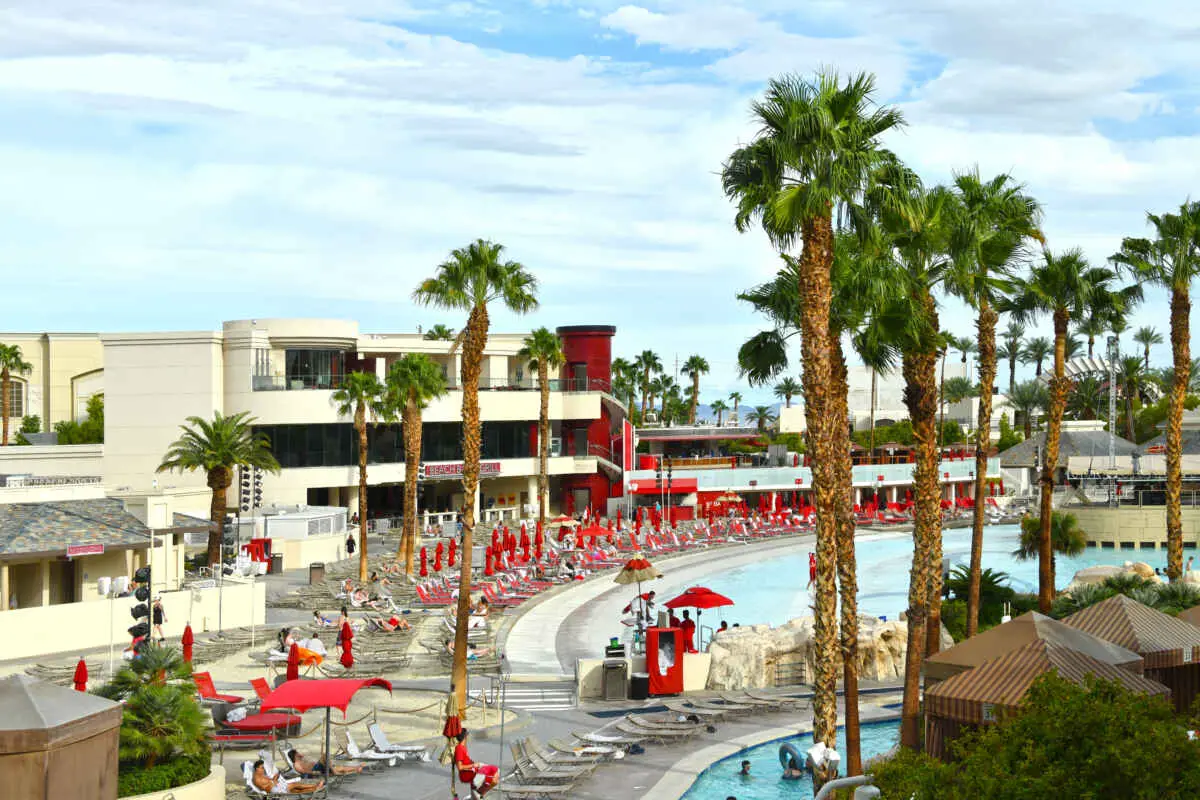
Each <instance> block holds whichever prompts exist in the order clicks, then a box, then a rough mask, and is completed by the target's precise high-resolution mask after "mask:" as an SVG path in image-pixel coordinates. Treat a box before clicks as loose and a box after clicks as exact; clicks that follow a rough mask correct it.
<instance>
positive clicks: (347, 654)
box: [338, 634, 354, 669]
mask: <svg viewBox="0 0 1200 800" xmlns="http://www.w3.org/2000/svg"><path fill="white" fill-rule="evenodd" d="M353 641H354V635H353V634H351V635H350V636H348V637H346V639H345V641H343V642H342V657H341V658H340V659H338V660H339V661H341V662H342V666H343V667H345V668H346V669H350V668H351V667H353V666H354V645H353V644H351V642H353Z"/></svg>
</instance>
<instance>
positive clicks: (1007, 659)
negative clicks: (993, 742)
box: [925, 639, 1170, 759]
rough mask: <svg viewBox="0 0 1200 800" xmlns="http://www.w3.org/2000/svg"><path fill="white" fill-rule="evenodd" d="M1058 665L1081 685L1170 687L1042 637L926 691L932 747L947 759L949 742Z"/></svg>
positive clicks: (1159, 691) (1158, 690)
mask: <svg viewBox="0 0 1200 800" xmlns="http://www.w3.org/2000/svg"><path fill="white" fill-rule="evenodd" d="M1052 670H1053V671H1055V672H1057V673H1058V676H1059V677H1060V678H1064V679H1066V680H1068V681H1071V682H1072V683H1076V684H1081V685H1082V684H1083V683H1084V680H1085V679H1086V677H1087V676H1088V675H1094V676H1095V677H1097V678H1100V679H1102V680H1107V681H1114V682H1116V683H1119V684H1121V685H1122V686H1124V687H1125V688H1126V689H1129V690H1130V691H1133V692H1139V693H1141V694H1148V695H1166V694H1168V693H1169V692H1170V690H1169V689H1168V688H1167V687H1166V686H1163V685H1162V684H1161V683H1157V682H1155V681H1152V680H1150V679H1149V678H1145V677H1142V676H1141V675H1135V674H1134V673H1132V672H1130V671H1128V670H1126V669H1122V668H1120V667H1116V666H1113V665H1112V664H1109V663H1106V662H1104V661H1099V660H1097V659H1095V658H1092V657H1091V656H1088V655H1085V654H1083V653H1081V652H1079V651H1077V650H1072V649H1071V648H1070V647H1065V646H1063V645H1060V644H1053V643H1051V642H1048V641H1046V640H1045V639H1037V640H1035V641H1031V642H1029V643H1028V644H1025V645H1022V646H1021V647H1018V648H1016V649H1015V650H1012V651H1011V652H1009V653H1006V654H1005V655H1002V656H1000V657H998V658H993V659H991V660H988V661H985V662H984V663H982V664H980V665H979V666H978V667H975V668H973V669H969V670H967V671H965V672H961V673H959V674H957V675H952V676H951V677H949V678H947V679H946V680H944V681H941V682H940V683H938V684H936V685H935V686H932V687H929V688H928V689H926V690H925V749H926V752H928V753H929V755H931V756H933V757H935V758H943V759H944V758H945V756H946V745H947V743H948V742H949V741H951V740H952V739H954V738H955V737H956V736H957V735H958V733H959V732H960V730H961V729H962V728H963V727H964V726H966V727H972V726H978V725H983V724H986V723H991V722H995V721H996V720H997V718H998V716H999V714H1003V713H1004V711H1006V710H1013V709H1015V708H1017V707H1018V706H1019V705H1020V704H1021V702H1022V701H1023V700H1024V699H1025V694H1026V692H1028V691H1029V687H1030V686H1032V685H1033V683H1034V681H1036V680H1037V679H1038V678H1040V677H1041V676H1042V675H1044V674H1046V673H1047V672H1050V671H1052ZM998 711H999V714H998V713H997V712H998Z"/></svg>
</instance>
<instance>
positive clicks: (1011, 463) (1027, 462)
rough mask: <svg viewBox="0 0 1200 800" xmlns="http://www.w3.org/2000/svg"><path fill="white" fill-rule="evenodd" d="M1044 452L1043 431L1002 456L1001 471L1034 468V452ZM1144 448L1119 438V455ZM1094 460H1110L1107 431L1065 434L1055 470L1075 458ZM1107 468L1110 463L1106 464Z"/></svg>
mask: <svg viewBox="0 0 1200 800" xmlns="http://www.w3.org/2000/svg"><path fill="white" fill-rule="evenodd" d="M1035 447H1037V448H1041V449H1042V450H1043V451H1044V450H1045V447H1046V432H1045V431H1040V432H1037V433H1034V434H1033V436H1031V437H1029V438H1028V439H1026V440H1025V441H1023V442H1021V443H1020V444H1018V445H1014V446H1013V447H1010V448H1008V449H1007V450H1005V451H1004V452H1003V453H1001V454H1000V466H1001V467H1032V466H1034V463H1033V451H1034V448H1035ZM1140 451H1141V448H1140V447H1138V445H1136V444H1134V443H1133V442H1131V441H1129V440H1128V439H1122V438H1121V437H1120V436H1118V437H1117V438H1116V454H1117V455H1119V456H1128V455H1133V454H1134V453H1137V452H1140ZM1079 456H1082V457H1084V458H1086V457H1088V456H1094V457H1096V458H1107V457H1108V432H1107V431H1063V432H1062V436H1061V438H1060V440H1059V445H1058V464H1057V465H1056V466H1058V467H1061V468H1062V469H1066V467H1067V460H1068V459H1070V458H1072V457H1079ZM1104 463H1105V464H1107V463H1108V462H1107V461H1105V462H1104Z"/></svg>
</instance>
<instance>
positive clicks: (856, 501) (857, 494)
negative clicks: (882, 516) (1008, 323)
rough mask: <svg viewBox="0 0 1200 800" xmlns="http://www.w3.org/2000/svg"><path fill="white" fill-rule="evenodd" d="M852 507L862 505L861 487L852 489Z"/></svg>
mask: <svg viewBox="0 0 1200 800" xmlns="http://www.w3.org/2000/svg"><path fill="white" fill-rule="evenodd" d="M854 505H856V506H861V505H862V487H859V486H856V487H854Z"/></svg>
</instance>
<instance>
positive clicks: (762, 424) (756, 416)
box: [746, 406, 777, 433]
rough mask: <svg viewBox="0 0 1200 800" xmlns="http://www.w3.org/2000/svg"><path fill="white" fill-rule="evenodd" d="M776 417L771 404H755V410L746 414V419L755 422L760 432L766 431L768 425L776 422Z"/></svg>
mask: <svg viewBox="0 0 1200 800" xmlns="http://www.w3.org/2000/svg"><path fill="white" fill-rule="evenodd" d="M776 419H777V417H776V416H775V415H774V414H772V413H771V408H770V406H755V407H754V410H753V411H751V412H750V413H749V414H747V415H746V420H747V421H748V422H753V423H754V425H755V426H756V427H757V428H758V432H759V433H765V432H766V430H767V427H768V426H770V425H773V424H775V420H776Z"/></svg>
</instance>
